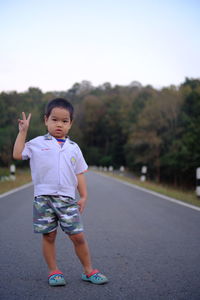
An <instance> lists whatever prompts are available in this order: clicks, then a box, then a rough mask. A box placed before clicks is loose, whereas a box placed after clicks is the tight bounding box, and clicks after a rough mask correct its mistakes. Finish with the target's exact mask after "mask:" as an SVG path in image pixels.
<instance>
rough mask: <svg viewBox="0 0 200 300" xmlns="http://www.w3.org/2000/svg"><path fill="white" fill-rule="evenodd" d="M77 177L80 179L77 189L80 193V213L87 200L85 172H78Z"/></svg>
mask: <svg viewBox="0 0 200 300" xmlns="http://www.w3.org/2000/svg"><path fill="white" fill-rule="evenodd" d="M77 179H78V186H77V189H78V192H79V195H80V199H79V201H78V205H79V210H80V213H82V212H83V210H84V208H85V205H86V201H87V185H86V180H85V176H84V173H81V174H77Z"/></svg>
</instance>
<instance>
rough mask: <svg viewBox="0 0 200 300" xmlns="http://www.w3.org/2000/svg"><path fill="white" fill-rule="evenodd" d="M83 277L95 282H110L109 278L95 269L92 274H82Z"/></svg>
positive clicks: (85, 279)
mask: <svg viewBox="0 0 200 300" xmlns="http://www.w3.org/2000/svg"><path fill="white" fill-rule="evenodd" d="M81 279H82V280H84V281H89V282H91V283H94V284H104V283H107V282H108V278H107V277H106V276H105V275H103V274H101V273H100V272H99V270H97V269H95V270H93V271H92V272H91V273H90V274H84V273H83V274H82V275H81Z"/></svg>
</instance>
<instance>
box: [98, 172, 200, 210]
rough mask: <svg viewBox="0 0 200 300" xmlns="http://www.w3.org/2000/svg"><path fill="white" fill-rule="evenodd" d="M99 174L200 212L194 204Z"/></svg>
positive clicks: (199, 208)
mask: <svg viewBox="0 0 200 300" xmlns="http://www.w3.org/2000/svg"><path fill="white" fill-rule="evenodd" d="M97 174H99V175H101V176H104V177H106V178H108V177H109V178H111V179H113V180H115V181H118V182H120V183H122V184H124V185H127V186H130V187H132V188H134V189H137V190H140V191H143V192H146V193H149V194H151V195H154V196H157V197H160V198H162V199H165V200H167V201H170V202H173V203H176V204H179V205H182V206H186V207H189V208H192V209H194V210H197V211H200V207H198V206H195V205H192V204H189V203H186V202H183V201H181V200H178V199H175V198H171V197H168V196H165V195H163V194H160V193H157V192H154V191H151V190H148V189H146V188H143V187H140V186H138V185H135V184H133V183H129V182H126V181H123V180H120V179H118V178H115V177H110V176H108V175H105V174H101V173H97Z"/></svg>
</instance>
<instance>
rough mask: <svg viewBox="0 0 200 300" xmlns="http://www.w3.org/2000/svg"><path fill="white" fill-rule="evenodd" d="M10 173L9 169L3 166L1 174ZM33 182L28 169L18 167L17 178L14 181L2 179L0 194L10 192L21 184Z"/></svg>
mask: <svg viewBox="0 0 200 300" xmlns="http://www.w3.org/2000/svg"><path fill="white" fill-rule="evenodd" d="M2 175H5V176H8V175H9V171H8V169H2V168H1V176H2ZM29 182H31V174H30V171H29V170H28V169H17V171H16V180H14V181H11V180H10V181H0V194H3V193H5V192H8V191H10V190H12V189H15V188H17V187H19V186H21V185H24V184H26V183H29Z"/></svg>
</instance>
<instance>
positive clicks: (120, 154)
mask: <svg viewBox="0 0 200 300" xmlns="http://www.w3.org/2000/svg"><path fill="white" fill-rule="evenodd" d="M55 97H64V98H67V99H69V101H70V102H71V103H72V104H73V105H74V107H75V120H74V124H73V127H72V129H71V132H70V138H71V139H72V140H74V141H75V142H77V143H78V144H79V145H80V146H81V148H82V151H83V153H84V156H85V158H86V160H87V162H88V164H89V165H96V166H107V167H108V166H113V167H114V168H119V167H120V166H121V165H123V166H125V167H127V168H128V169H129V170H131V171H133V172H135V173H137V174H140V171H141V167H142V166H143V165H145V166H147V168H148V178H149V179H152V180H156V181H158V182H165V183H170V184H173V185H176V186H183V187H186V188H191V187H194V186H195V180H196V178H195V172H196V168H197V167H200V142H199V137H200V80H199V79H190V78H186V79H185V81H184V82H183V83H182V84H181V85H180V86H178V87H177V86H169V87H166V88H162V89H155V88H153V87H152V86H150V85H148V86H142V85H141V84H140V83H139V82H132V83H131V84H130V85H128V86H120V85H116V86H111V84H110V83H104V84H102V85H100V86H98V87H94V86H93V85H92V84H91V83H90V82H89V81H82V82H81V83H75V84H74V85H73V86H72V87H71V88H70V89H69V90H67V91H55V92H47V93H43V92H42V91H41V90H40V89H39V88H29V89H28V91H26V92H23V93H17V92H15V91H13V92H9V93H8V92H2V93H1V94H0V165H1V166H9V165H10V164H11V163H12V148H13V144H14V141H15V138H16V135H17V133H18V125H17V119H18V118H20V116H21V112H22V111H25V112H26V113H29V112H31V113H32V119H31V126H30V130H29V134H28V139H31V138H34V137H35V136H38V135H42V134H44V133H45V132H46V129H45V126H44V122H43V118H44V108H45V105H46V104H47V102H48V101H49V100H51V99H53V98H55ZM18 164H21V165H24V162H18Z"/></svg>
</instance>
